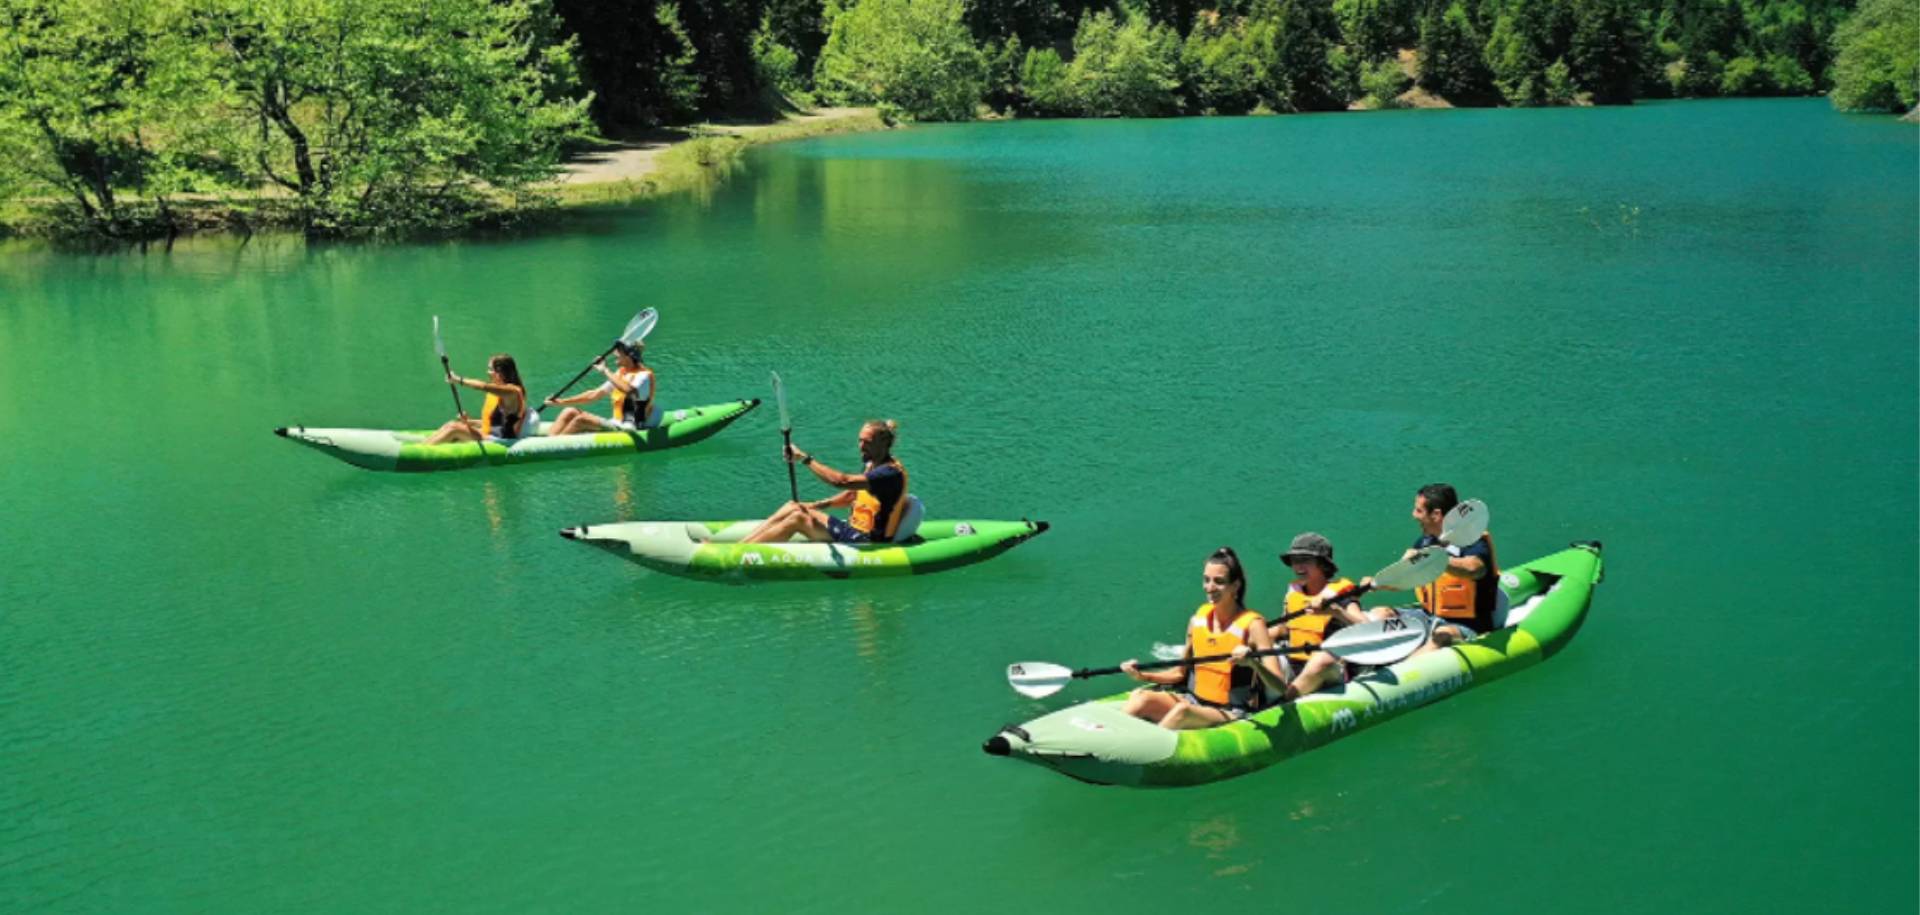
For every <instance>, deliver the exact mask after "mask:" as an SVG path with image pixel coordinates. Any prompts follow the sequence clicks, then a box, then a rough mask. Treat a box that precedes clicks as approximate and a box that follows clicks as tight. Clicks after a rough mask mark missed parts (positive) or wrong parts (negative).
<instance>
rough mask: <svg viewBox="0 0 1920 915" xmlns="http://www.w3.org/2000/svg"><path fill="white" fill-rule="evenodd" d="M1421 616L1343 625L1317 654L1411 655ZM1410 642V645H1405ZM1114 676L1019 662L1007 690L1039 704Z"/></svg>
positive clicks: (1212, 658) (1152, 666)
mask: <svg viewBox="0 0 1920 915" xmlns="http://www.w3.org/2000/svg"><path fill="white" fill-rule="evenodd" d="M1426 618H1427V615H1426V614H1424V613H1421V612H1419V611H1417V610H1410V611H1406V612H1405V613H1403V614H1402V615H1400V616H1396V617H1394V618H1392V619H1384V620H1378V621H1376V622H1372V623H1368V624H1366V625H1364V626H1349V627H1347V628H1345V629H1342V630H1340V631H1339V632H1336V633H1334V634H1333V635H1331V636H1329V637H1328V638H1327V640H1326V641H1324V642H1322V643H1320V644H1319V645H1317V646H1314V647H1316V648H1318V649H1319V650H1321V651H1325V652H1328V653H1330V654H1332V655H1334V656H1335V657H1338V658H1343V659H1345V660H1348V661H1352V662H1353V663H1355V664H1365V665H1369V666H1371V665H1378V664H1385V663H1391V661H1392V660H1398V659H1399V658H1400V657H1404V656H1406V655H1407V654H1409V653H1411V652H1412V651H1413V649H1415V648H1418V647H1420V645H1421V643H1423V642H1425V641H1426V640H1427V629H1428V628H1429V625H1428V624H1425V623H1423V622H1421V620H1422V619H1426ZM1409 643H1410V644H1409ZM1292 650H1293V649H1290V648H1287V647H1285V646H1282V647H1279V648H1273V649H1268V650H1265V651H1250V652H1247V657H1250V658H1263V657H1266V656H1267V655H1275V654H1286V653H1287V652H1289V651H1292ZM1394 652H1398V653H1399V654H1398V655H1397V656H1395V657H1393V658H1392V659H1391V660H1389V661H1382V660H1379V659H1380V658H1381V657H1384V656H1387V655H1389V654H1392V653H1394ZM1231 660H1233V655H1230V654H1217V655H1208V656H1206V657H1203V658H1174V659H1172V660H1166V661H1148V662H1147V663H1145V664H1139V665H1136V666H1135V668H1134V669H1135V670H1162V669H1165V668H1168V667H1186V666H1189V665H1194V664H1214V663H1217V662H1220V661H1231ZM1117 673H1120V668H1119V667H1118V666H1114V667H1095V668H1086V667H1082V668H1080V669H1078V670H1075V669H1073V668H1071V667H1065V666H1062V665H1059V664H1051V663H1048V662H1046V661H1023V662H1021V663H1018V664H1009V665H1007V685H1008V686H1011V687H1013V689H1014V692H1017V693H1019V694H1020V695H1022V696H1028V697H1031V698H1034V699H1044V698H1046V697H1048V696H1051V695H1053V694H1054V693H1057V692H1059V691H1060V690H1061V689H1062V688H1063V687H1065V686H1066V685H1067V684H1068V683H1071V682H1073V681H1074V680H1085V679H1087V678H1089V677H1105V676H1109V675H1111V674H1117Z"/></svg>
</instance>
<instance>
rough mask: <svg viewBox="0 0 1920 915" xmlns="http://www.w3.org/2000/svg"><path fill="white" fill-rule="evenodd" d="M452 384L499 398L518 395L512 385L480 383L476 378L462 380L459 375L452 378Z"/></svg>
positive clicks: (489, 382) (517, 389) (518, 391)
mask: <svg viewBox="0 0 1920 915" xmlns="http://www.w3.org/2000/svg"><path fill="white" fill-rule="evenodd" d="M453 383H454V384H457V385H459V386H461V387H463V388H472V389H474V390H476V391H485V392H487V393H489V394H493V395H496V396H499V397H505V396H507V395H508V394H519V393H520V389H519V388H517V387H514V386H513V385H510V384H494V383H493V382H491V381H481V380H480V379H478V378H463V377H461V376H459V375H455V376H453Z"/></svg>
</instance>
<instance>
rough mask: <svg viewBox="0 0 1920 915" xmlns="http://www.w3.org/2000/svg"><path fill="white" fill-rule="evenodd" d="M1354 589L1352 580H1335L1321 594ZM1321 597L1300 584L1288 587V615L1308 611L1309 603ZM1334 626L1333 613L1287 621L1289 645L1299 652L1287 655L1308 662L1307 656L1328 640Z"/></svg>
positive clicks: (1296, 583) (1310, 614)
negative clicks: (1328, 634) (1308, 591)
mask: <svg viewBox="0 0 1920 915" xmlns="http://www.w3.org/2000/svg"><path fill="white" fill-rule="evenodd" d="M1351 587H1353V582H1352V581H1351V580H1349V579H1345V578H1335V579H1331V580H1329V581H1328V582H1327V586H1326V587H1325V588H1324V589H1322V590H1321V592H1320V593H1321V594H1338V593H1340V592H1341V591H1345V590H1346V589H1348V588H1351ZM1318 596H1319V595H1317V594H1308V593H1307V592H1306V589H1304V588H1302V587H1300V583H1299V582H1297V581H1296V582H1293V583H1292V584H1289V585H1287V609H1286V612H1288V613H1298V612H1300V611H1302V610H1305V609H1307V601H1310V600H1312V599H1314V598H1315V597H1318ZM1332 627H1333V614H1331V613H1309V614H1307V615H1305V616H1298V617H1294V618H1293V619H1290V620H1287V645H1288V646H1289V647H1291V648H1295V649H1300V650H1298V651H1288V652H1287V656H1288V657H1290V658H1293V659H1295V660H1305V659H1306V658H1307V656H1308V655H1310V654H1312V653H1313V649H1314V648H1315V647H1318V646H1319V644H1320V643H1321V642H1324V641H1326V640H1327V632H1328V630H1330V629H1331V628H1332Z"/></svg>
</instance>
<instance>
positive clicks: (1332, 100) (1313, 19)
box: [1252, 0, 1346, 111]
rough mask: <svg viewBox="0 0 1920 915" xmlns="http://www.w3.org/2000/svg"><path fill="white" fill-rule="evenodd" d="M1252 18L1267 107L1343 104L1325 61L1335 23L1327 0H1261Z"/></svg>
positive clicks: (1309, 107) (1328, 107)
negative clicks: (1262, 70)
mask: <svg viewBox="0 0 1920 915" xmlns="http://www.w3.org/2000/svg"><path fill="white" fill-rule="evenodd" d="M1252 18H1253V19H1254V20H1255V22H1256V30H1255V39H1256V42H1257V44H1256V46H1257V47H1259V49H1260V56H1261V61H1262V63H1263V64H1264V69H1265V72H1264V73H1263V74H1262V78H1261V83H1262V85H1263V88H1264V91H1265V94H1266V96H1267V102H1268V105H1269V107H1271V108H1272V109H1273V110H1275V111H1337V110H1339V109H1342V108H1345V107H1346V99H1345V98H1344V97H1343V96H1342V95H1341V94H1340V92H1339V91H1338V90H1337V88H1336V87H1335V85H1334V73H1333V71H1332V69H1331V68H1330V67H1329V66H1328V59H1329V57H1328V51H1329V50H1330V49H1331V47H1332V46H1333V44H1334V38H1336V37H1337V36H1338V34H1339V25H1338V24H1337V23H1336V22H1335V21H1334V18H1333V8H1332V6H1331V5H1330V4H1329V3H1328V2H1327V0H1260V2H1259V4H1258V5H1257V6H1256V7H1255V8H1254V11H1253V16H1252Z"/></svg>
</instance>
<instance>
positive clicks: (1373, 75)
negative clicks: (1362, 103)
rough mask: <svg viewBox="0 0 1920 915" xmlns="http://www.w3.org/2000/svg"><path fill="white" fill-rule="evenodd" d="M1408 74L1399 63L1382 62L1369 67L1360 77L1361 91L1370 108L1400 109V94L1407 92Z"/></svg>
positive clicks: (1391, 61)
mask: <svg viewBox="0 0 1920 915" xmlns="http://www.w3.org/2000/svg"><path fill="white" fill-rule="evenodd" d="M1407 82H1408V80H1407V74H1406V71H1405V70H1402V69H1400V63H1399V61H1393V60H1382V61H1376V62H1374V63H1372V64H1370V65H1368V66H1367V68H1366V69H1365V71H1364V72H1363V73H1362V74H1361V76H1360V90H1361V91H1362V92H1363V93H1365V97H1366V102H1367V106H1368V107H1370V108H1398V107H1400V93H1402V92H1405V91H1407Z"/></svg>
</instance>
